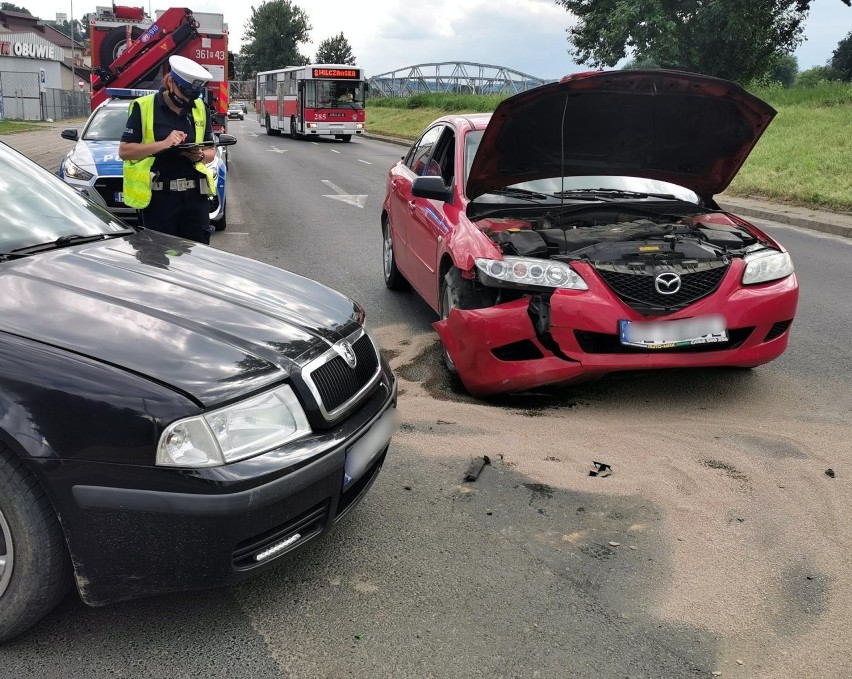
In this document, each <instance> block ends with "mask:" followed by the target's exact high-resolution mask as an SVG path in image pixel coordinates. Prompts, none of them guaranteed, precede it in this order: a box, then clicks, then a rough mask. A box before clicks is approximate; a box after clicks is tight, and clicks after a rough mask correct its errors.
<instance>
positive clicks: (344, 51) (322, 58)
mask: <svg viewBox="0 0 852 679" xmlns="http://www.w3.org/2000/svg"><path fill="white" fill-rule="evenodd" d="M316 63H318V64H349V65H350V66H354V65H355V55H354V54H352V46H351V45H350V44H349V41H348V40H347V39H346V38H345V37H344V36H343V32H342V31H341V33H340V35H335V36H334V37H333V38H326V39H325V40H323V41H322V42H321V43H320V44H319V47H318V48H317V56H316Z"/></svg>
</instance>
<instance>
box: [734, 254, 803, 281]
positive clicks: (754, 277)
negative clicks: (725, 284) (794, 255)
mask: <svg viewBox="0 0 852 679" xmlns="http://www.w3.org/2000/svg"><path fill="white" fill-rule="evenodd" d="M745 262H746V268H745V271H743V285H754V284H755V283H766V282H767V281H775V280H778V279H779V278H786V277H787V276H789V275H790V274H791V273H793V260H792V259H790V255H789V254H787V253H786V252H778V251H777V250H762V251H760V252H755V253H752V254H749V255H746V257H745Z"/></svg>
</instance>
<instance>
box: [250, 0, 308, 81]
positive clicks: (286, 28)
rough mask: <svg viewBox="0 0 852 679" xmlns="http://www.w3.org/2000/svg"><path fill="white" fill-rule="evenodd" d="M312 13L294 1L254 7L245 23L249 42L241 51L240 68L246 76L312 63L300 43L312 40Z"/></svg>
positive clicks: (280, 0)
mask: <svg viewBox="0 0 852 679" xmlns="http://www.w3.org/2000/svg"><path fill="white" fill-rule="evenodd" d="M310 30H311V26H310V24H309V23H308V15H307V14H306V13H305V11H304V10H303V9H301V8H300V7H298V6H297V5H294V4H293V3H292V2H290V0H268V1H267V2H264V3H263V4H262V5H260V7H257V8H255V7H254V6H252V8H251V17H250V18H249V19H248V21H246V24H245V38H246V43H245V44H244V45H243V47H242V49H241V50H240V57H241V59H240V62H239V65H238V70H239V72H240V73H241V75H244V76H246V78H254V75H255V74H256V73H257V72H258V71H269V70H272V69H275V68H284V67H285V66H298V65H300V64H306V63H308V58H307V57H306V56H304V55H303V54H301V53H300V52H299V43H303V42H308V32H309V31H310Z"/></svg>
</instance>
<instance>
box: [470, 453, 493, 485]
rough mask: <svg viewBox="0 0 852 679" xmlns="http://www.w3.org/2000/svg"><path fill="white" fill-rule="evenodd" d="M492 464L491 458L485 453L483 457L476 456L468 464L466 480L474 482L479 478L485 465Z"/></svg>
mask: <svg viewBox="0 0 852 679" xmlns="http://www.w3.org/2000/svg"><path fill="white" fill-rule="evenodd" d="M487 464H491V458H490V457H488V456H487V455H483V456H482V457H475V458H473V460H472V461H471V463H470V466H468V468H467V471H466V472H465V473H464V481H466V482H469V483H470V482H473V481H476V479H478V478H479V475H480V474H481V473H482V470H483V468H484V467H485V465H487Z"/></svg>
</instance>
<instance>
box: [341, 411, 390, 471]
mask: <svg viewBox="0 0 852 679" xmlns="http://www.w3.org/2000/svg"><path fill="white" fill-rule="evenodd" d="M397 429H399V419H398V416H397V412H396V408H393V407H391V408H388V409H387V410H386V411H385V414H384V415H382V416H381V417H380V418H379V419H378V420H376V421H375V422H374V423H373V426H371V427H370V429H369V430H368V431H367V433H366V434H364V435H363V436H362V437H361V438H359V439H358V440H357V441H355V443H353V444H352V445H351V446H350V447H349V448H348V449H347V450H346V460H345V461H344V463H343V467H344V474H343V486H344V487H346V486H348V485H349V484H350V483H352V482H353V481H357V480H358V479H360V478H361V477H362V476H363V475H364V472H365V471H367V469H369V468H370V464H371V463H372V462H373V460H374V459H375V458H376V457H377V456H378V454H379V453H381V452H382V451H383V450H384V449H385V446H386V445H387V444H388V443H389V442H390V440H391V437H392V436H393V435H394V434H395V433H396V430H397Z"/></svg>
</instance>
